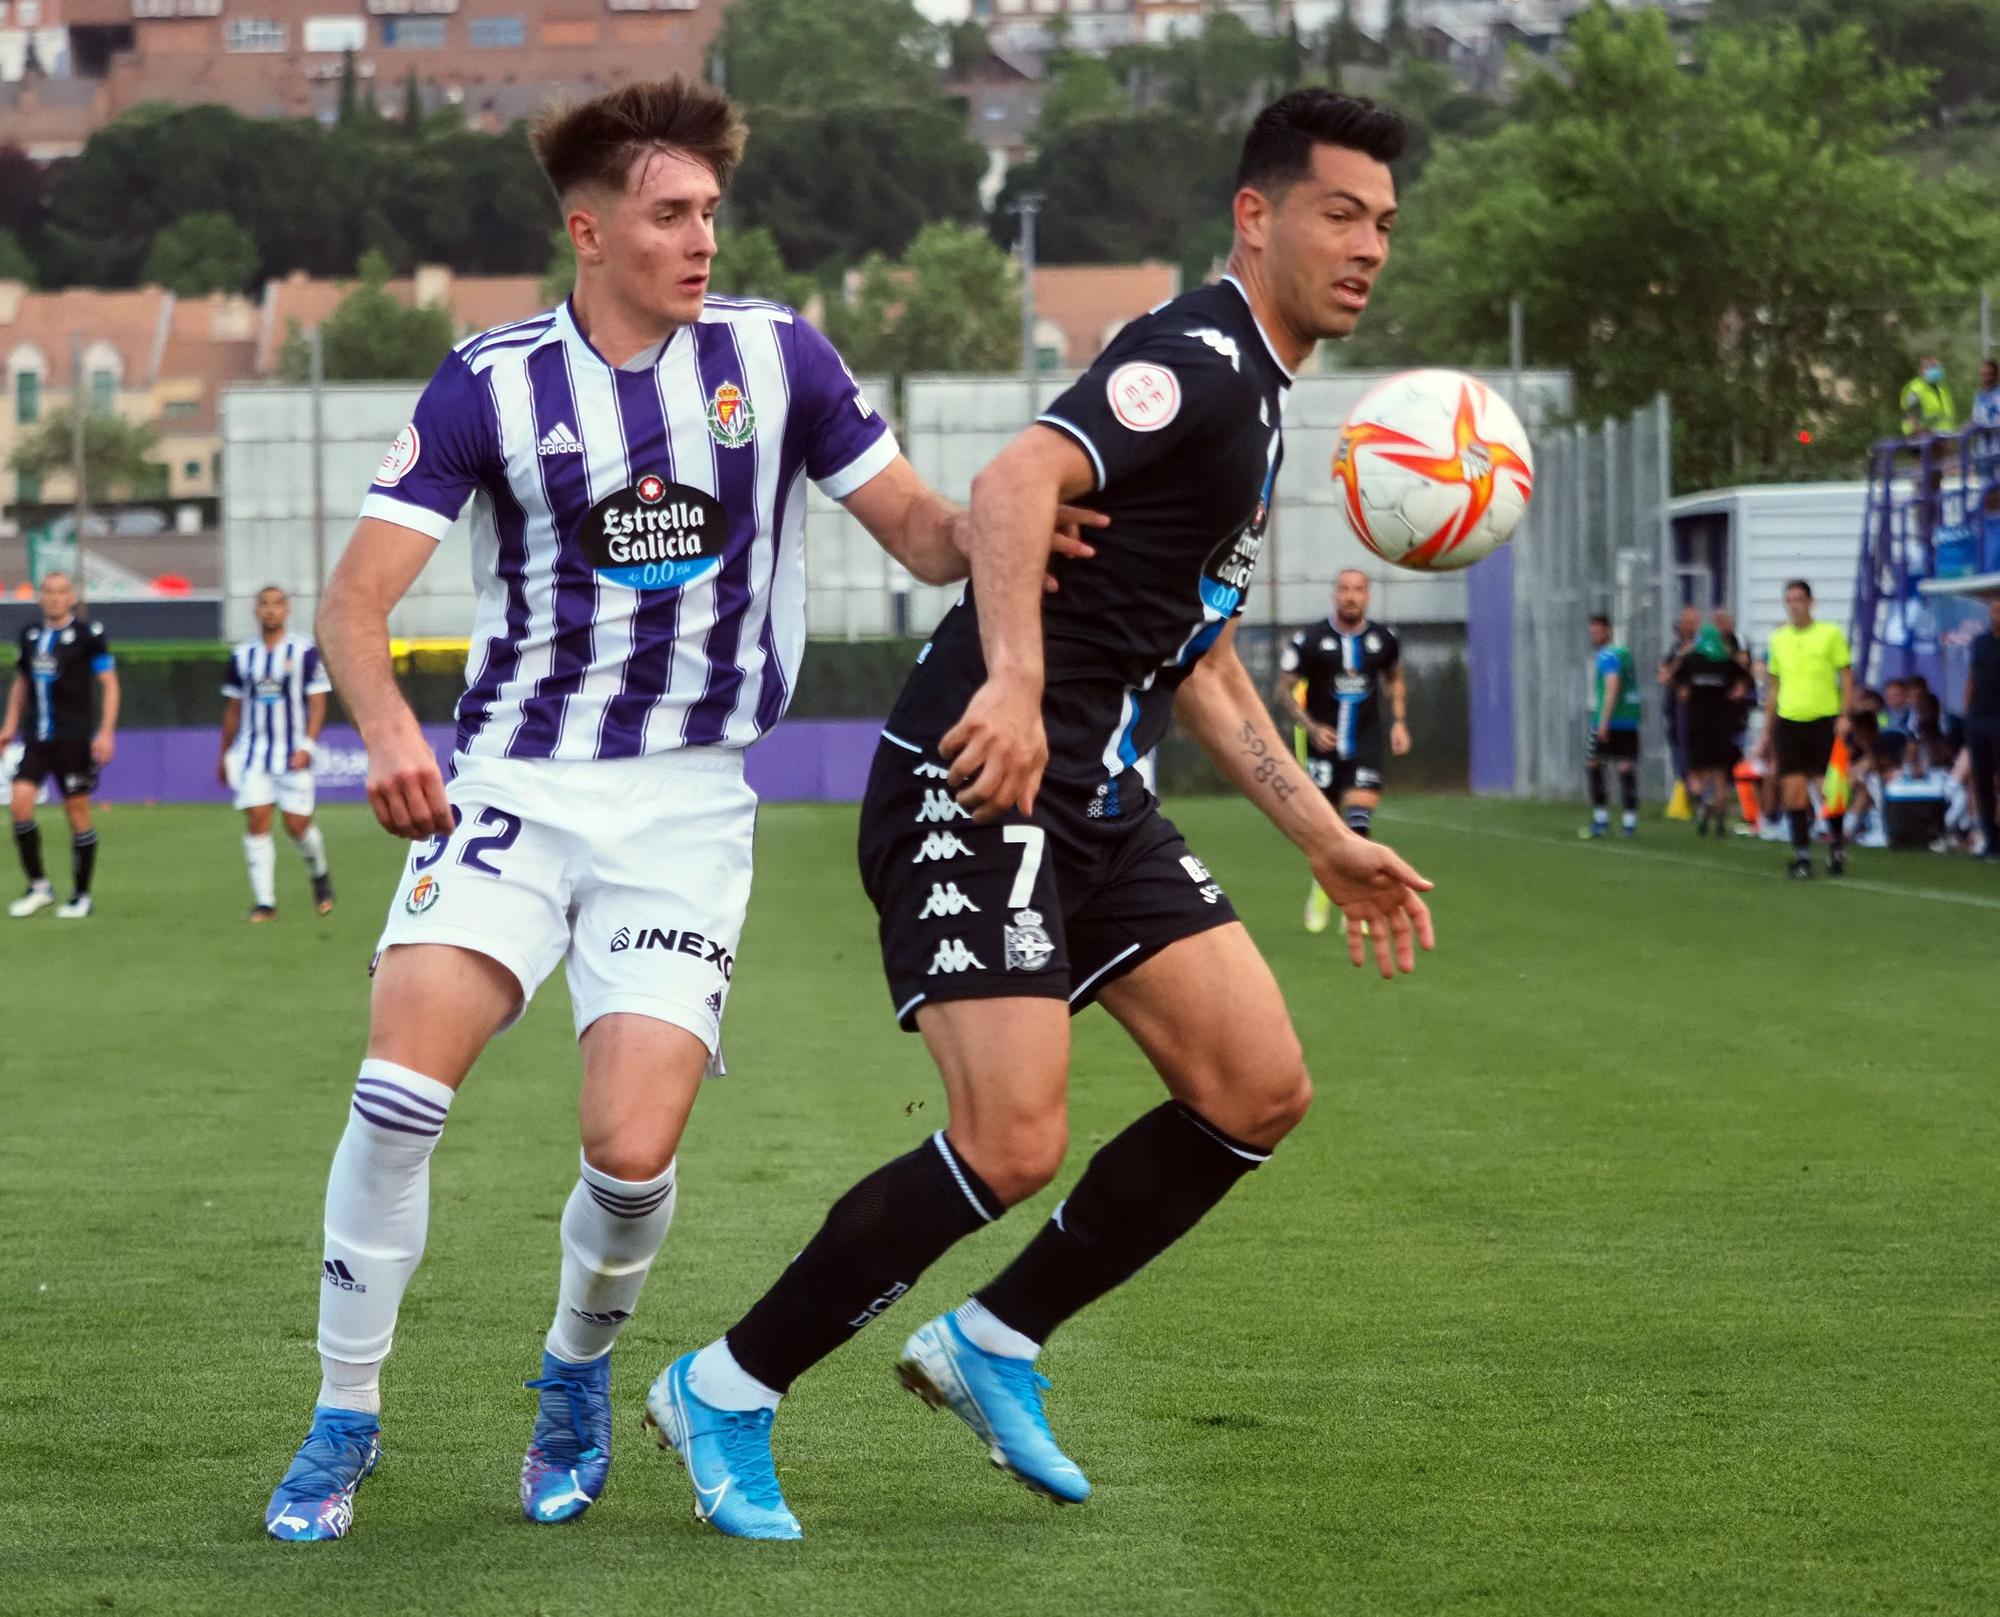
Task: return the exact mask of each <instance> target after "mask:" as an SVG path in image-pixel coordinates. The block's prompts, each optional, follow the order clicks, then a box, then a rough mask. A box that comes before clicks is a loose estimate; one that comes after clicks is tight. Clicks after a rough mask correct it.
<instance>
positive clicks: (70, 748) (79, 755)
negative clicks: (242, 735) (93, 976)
mask: <svg viewBox="0 0 2000 1617" xmlns="http://www.w3.org/2000/svg"><path fill="white" fill-rule="evenodd" d="M19 645H20V655H19V658H18V660H17V661H16V663H15V673H14V682H13V684H12V686H11V687H10V688H9V689H8V692H7V712H6V717H5V718H0V749H3V748H6V747H10V746H12V745H13V744H14V737H15V736H16V735H17V734H19V735H20V736H21V739H22V741H23V743H24V748H23V751H22V755H21V766H20V768H18V769H17V770H15V771H14V790H13V810H14V851H15V852H16V853H18V854H19V855H20V856H21V868H22V869H23V870H24V871H26V872H27V875H28V890H27V892H26V893H25V894H23V895H22V896H21V897H20V898H17V899H16V900H15V901H14V902H13V903H12V904H10V905H9V906H8V907H7V913H8V914H9V915H11V916H13V917H15V918H16V919H17V920H18V919H21V918H23V917H26V916H29V915H34V914H36V913H38V912H39V911H42V910H45V909H47V908H49V906H50V905H52V904H54V903H55V901H56V896H55V889H54V888H53V887H52V886H51V885H50V883H49V875H48V870H47V869H46V867H45V866H44V865H43V863H42V832H41V827H40V826H38V825H37V824H36V823H35V799H36V797H37V796H39V795H40V793H41V789H42V784H43V782H45V781H50V780H53V781H54V782H55V783H56V788H57V790H59V791H60V792H61V793H62V799H63V811H64V812H65V813H66V814H67V815H68V816H69V829H70V876H71V881H72V885H71V889H70V896H69V902H68V903H66V904H64V905H62V906H61V907H60V908H59V909H57V911H56V914H57V916H58V917H59V918H61V919H62V920H65V921H80V920H82V919H83V918H84V917H85V916H87V915H88V914H90V910H91V902H92V901H91V896H90V878H91V873H92V871H93V870H94V869H95V868H96V865H97V830H96V827H95V826H94V825H93V824H92V823H91V818H90V794H91V793H92V792H94V791H96V790H97V772H98V770H99V769H101V768H103V767H104V765H106V764H108V763H110V762H111V755H112V752H113V751H114V750H115V745H116V743H115V742H114V740H113V735H114V732H115V731H116V729H117V727H118V674H117V670H116V666H115V664H114V663H113V662H112V659H111V645H110V642H109V641H108V640H106V638H105V635H104V628H103V625H101V624H97V623H90V622H87V621H85V620H83V619H80V618H78V617H77V615H76V586H75V585H74V584H72V583H71V582H70V580H69V575H68V574H66V573H50V574H48V575H47V576H46V577H45V578H44V579H43V580H42V621H41V622H40V623H31V624H29V625H28V626H27V627H26V628H25V629H23V630H22V631H21V633H20V636H19Z"/></svg>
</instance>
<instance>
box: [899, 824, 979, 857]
mask: <svg viewBox="0 0 2000 1617" xmlns="http://www.w3.org/2000/svg"><path fill="white" fill-rule="evenodd" d="M971 852H972V850H971V849H970V848H968V847H967V846H966V845H965V843H964V841H963V840H962V839H961V838H959V837H958V836H956V835H955V834H954V833H952V832H950V831H933V832H931V833H930V834H929V835H928V836H926V837H925V838H924V845H923V846H922V847H921V848H919V849H918V850H917V856H916V858H914V859H912V860H911V861H910V863H911V864H913V865H921V864H926V863H928V862H929V861H931V860H933V859H956V858H957V857H958V856H959V855H960V854H970V853H971Z"/></svg>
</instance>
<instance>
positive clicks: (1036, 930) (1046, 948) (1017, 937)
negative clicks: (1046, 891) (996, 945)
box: [1002, 910, 1056, 971]
mask: <svg viewBox="0 0 2000 1617" xmlns="http://www.w3.org/2000/svg"><path fill="white" fill-rule="evenodd" d="M1002 931H1003V932H1004V933H1005V943H1006V948H1007V969H1008V970H1009V971H1040V970H1041V969H1042V967H1044V966H1046V965H1047V964H1048V963H1049V957H1050V956H1051V955H1053V954H1054V953H1055V952H1056V945H1055V940H1054V939H1053V938H1051V937H1050V936H1049V935H1048V933H1047V932H1045V931H1044V930H1043V929H1042V917H1041V912H1040V911H1039V910H1016V911H1015V912H1014V924H1013V925H1012V926H1010V927H1004V928H1002Z"/></svg>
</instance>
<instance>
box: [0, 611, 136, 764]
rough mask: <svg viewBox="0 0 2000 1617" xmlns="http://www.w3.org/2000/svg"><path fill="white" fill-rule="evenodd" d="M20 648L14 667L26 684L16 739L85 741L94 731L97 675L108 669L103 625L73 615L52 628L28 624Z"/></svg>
mask: <svg viewBox="0 0 2000 1617" xmlns="http://www.w3.org/2000/svg"><path fill="white" fill-rule="evenodd" d="M20 649H21V655H20V658H19V660H18V661H17V662H16V664H15V666H16V667H17V668H18V669H19V670H20V673H21V677H22V678H23V679H25V680H26V681H27V682H28V700H27V704H26V706H25V707H24V708H23V710H22V713H21V739H22V740H23V741H88V740H89V739H90V736H91V733H92V732H93V731H94V730H95V729H96V728H97V676H98V675H99V674H102V673H106V672H109V670H110V669H111V666H112V662H111V643H110V641H109V640H107V639H106V638H105V634H104V626H103V625H102V624H99V623H85V622H84V621H83V620H82V619H81V618H75V617H72V618H71V619H70V620H69V622H67V623H61V624H58V625H56V627H54V628H53V629H52V628H50V627H49V626H48V625H47V624H46V623H41V622H36V623H31V624H29V625H28V626H27V627H26V628H25V629H23V630H22V631H21V638H20Z"/></svg>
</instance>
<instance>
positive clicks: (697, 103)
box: [528, 73, 749, 197]
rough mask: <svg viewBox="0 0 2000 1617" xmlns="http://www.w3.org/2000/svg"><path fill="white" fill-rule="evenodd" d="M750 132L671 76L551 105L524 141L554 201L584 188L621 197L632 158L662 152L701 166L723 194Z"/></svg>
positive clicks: (715, 101)
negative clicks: (596, 188) (711, 173)
mask: <svg viewBox="0 0 2000 1617" xmlns="http://www.w3.org/2000/svg"><path fill="white" fill-rule="evenodd" d="M748 133H749V130H748V129H747V127H746V126H745V125H744V122H743V115H742V114H741V113H739V112H738V111H737V110H736V107H735V105H734V104H733V103H732V102H731V101H730V99H729V97H728V96H726V95H724V94H723V93H722V92H721V91H720V90H718V89H716V88H715V86H714V85H712V84H703V83H701V82H700V81H699V80H698V79H690V78H687V77H685V76H683V75H682V74H679V73H676V74H674V75H673V77H671V78H665V79H657V80H653V81H651V82H649V83H644V84H627V85H624V86H622V87H620V88H619V89H616V90H607V91H606V92H605V93H604V94H603V95H599V96H592V97H591V98H590V99H589V100H588V101H579V102H576V103H574V104H572V105H570V106H564V107H551V108H550V109H549V110H548V111H547V112H544V113H543V114H542V115H541V116H540V117H539V118H537V119H536V120H535V125H534V129H533V130H532V131H531V132H530V134H529V137H528V139H529V143H530V144H531V145H532V146H533V147H534V149H535V160H536V161H537V162H539V163H540V164H541V165H542V172H543V173H544V174H546V175H547V176H548V177H549V184H550V185H552V186H554V187H555V192H556V195H557V196H558V197H566V196H568V195H569V194H570V193H571V192H572V191H574V190H575V189H576V188H577V187H578V186H583V185H602V186H606V187H608V188H610V189H611V190H613V191H621V190H623V189H624V188H625V179H626V176H627V175H628V174H629V173H630V172H631V170H632V163H633V160H634V159H636V158H638V157H639V156H641V155H642V154H644V153H646V152H653V151H663V150H667V151H676V152H685V153H686V154H687V155H688V156H689V157H692V158H695V159H696V160H697V161H699V162H702V163H705V164H707V165H708V167H709V168H710V169H711V170H713V171H714V174H715V180H716V183H717V184H718V185H720V186H722V187H723V188H724V189H725V190H727V189H728V186H729V181H730V177H731V176H732V175H734V174H735V172H736V165H737V164H738V163H740V162H742V161H743V142H744V139H745V137H746V136H747V135H748Z"/></svg>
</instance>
